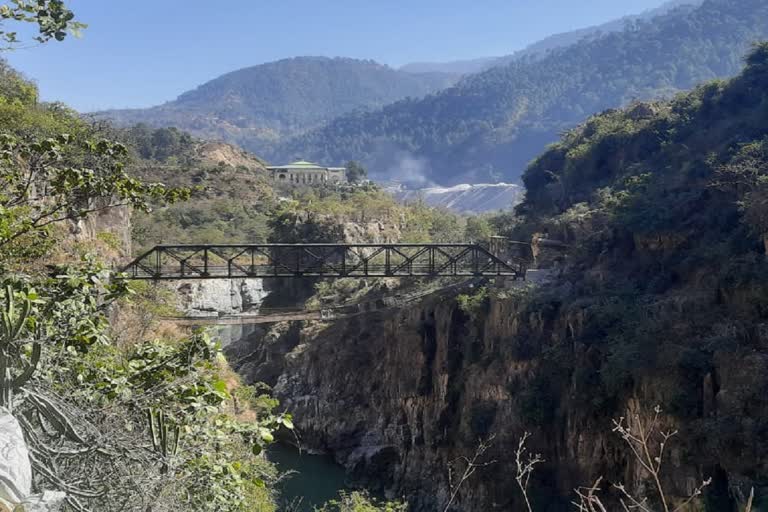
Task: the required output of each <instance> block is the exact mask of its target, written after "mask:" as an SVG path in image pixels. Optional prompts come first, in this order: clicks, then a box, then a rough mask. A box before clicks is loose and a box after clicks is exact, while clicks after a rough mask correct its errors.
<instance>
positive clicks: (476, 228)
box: [464, 216, 493, 242]
mask: <svg viewBox="0 0 768 512" xmlns="http://www.w3.org/2000/svg"><path fill="white" fill-rule="evenodd" d="M492 235H493V228H492V227H491V223H490V222H489V221H488V219H487V218H486V217H480V216H473V217H467V225H466V227H465V228H464V237H465V239H466V240H467V241H472V242H486V241H487V240H488V239H489V238H490V237H491V236H492Z"/></svg>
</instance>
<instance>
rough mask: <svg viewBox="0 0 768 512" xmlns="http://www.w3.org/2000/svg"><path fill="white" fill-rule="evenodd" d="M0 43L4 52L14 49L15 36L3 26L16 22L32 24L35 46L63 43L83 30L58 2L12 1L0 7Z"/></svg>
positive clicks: (39, 0) (82, 25)
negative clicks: (2, 43)
mask: <svg viewBox="0 0 768 512" xmlns="http://www.w3.org/2000/svg"><path fill="white" fill-rule="evenodd" d="M0 20H2V23H0V39H2V40H3V41H4V42H5V43H6V45H7V46H6V49H9V48H14V47H15V46H16V45H18V44H19V43H20V42H21V41H20V40H19V39H18V33H17V32H15V31H10V30H6V29H5V27H4V26H3V23H4V22H6V21H16V22H25V23H32V24H36V25H37V28H38V35H36V36H35V37H34V38H33V39H34V40H35V41H37V42H38V43H46V42H48V41H50V40H52V39H53V40H56V41H63V40H64V39H65V38H66V37H67V34H72V35H75V36H77V35H79V33H80V30H82V29H84V28H86V27H87V25H85V24H84V23H81V22H79V21H75V14H74V13H73V12H72V11H70V10H69V9H68V8H67V7H66V5H65V4H64V2H63V1H62V0H12V2H11V3H10V4H5V5H0Z"/></svg>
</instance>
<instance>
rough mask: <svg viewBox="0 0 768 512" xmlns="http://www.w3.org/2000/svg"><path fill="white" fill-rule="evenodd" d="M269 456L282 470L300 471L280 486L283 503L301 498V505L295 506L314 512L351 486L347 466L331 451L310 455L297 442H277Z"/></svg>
mask: <svg viewBox="0 0 768 512" xmlns="http://www.w3.org/2000/svg"><path fill="white" fill-rule="evenodd" d="M267 457H268V458H269V460H271V461H272V462H274V463H275V465H276V466H277V467H278V469H279V470H280V471H281V472H286V471H295V472H296V473H295V474H293V475H291V476H289V477H288V478H287V479H286V480H285V481H283V482H281V484H280V486H279V489H280V494H281V501H282V502H283V503H293V502H297V501H298V500H301V505H300V506H299V507H298V508H292V509H291V510H296V511H297V512H298V511H300V512H312V511H313V510H314V507H319V506H321V505H322V504H323V503H325V502H326V501H328V500H331V499H333V498H335V497H336V496H338V494H339V491H341V490H344V489H346V488H347V487H346V485H345V479H346V474H345V472H344V468H342V467H341V466H339V465H338V464H336V462H335V461H334V460H333V458H332V457H330V456H328V455H310V454H308V453H306V452H299V449H298V448H296V447H295V446H290V445H286V444H276V445H273V446H271V447H270V448H269V451H268V452H267Z"/></svg>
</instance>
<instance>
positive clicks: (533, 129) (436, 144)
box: [265, 0, 768, 184]
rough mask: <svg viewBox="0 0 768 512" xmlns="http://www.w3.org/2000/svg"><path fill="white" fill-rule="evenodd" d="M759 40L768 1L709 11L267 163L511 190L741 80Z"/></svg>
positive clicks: (742, 1)
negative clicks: (644, 111) (656, 108)
mask: <svg viewBox="0 0 768 512" xmlns="http://www.w3.org/2000/svg"><path fill="white" fill-rule="evenodd" d="M761 38H768V3H766V2H765V1H764V0H707V1H706V2H704V3H703V4H702V5H701V6H700V7H698V8H696V9H693V10H691V9H688V8H681V9H676V10H673V11H671V12H670V13H668V14H666V15H664V16H662V17H657V18H655V19H653V20H651V21H641V22H636V23H635V24H633V25H631V26H630V27H628V29H626V30H624V31H622V32H617V33H611V34H606V35H605V36H603V37H601V38H598V39H592V40H585V41H582V42H579V43H577V44H575V45H572V46H569V47H567V48H565V49H562V50H557V51H555V52H552V53H551V54H549V55H548V56H547V57H545V58H542V59H539V60H536V61H530V60H523V61H519V62H513V63H511V64H509V65H507V66H505V67H498V68H493V69H490V70H488V71H486V72H484V73H481V74H478V75H473V76H470V77H468V78H466V79H464V80H462V81H461V82H460V83H459V84H458V85H456V86H455V87H452V88H450V89H447V90H445V91H442V92H440V93H437V94H435V95H432V96H428V97H426V98H423V99H411V100H404V101H401V102H398V103H396V104H394V105H390V106H387V107H384V108H383V109H381V110H380V111H376V112H369V113H364V114H355V115H349V116H344V117H342V118H340V119H337V120H335V121H334V122H332V123H331V124H330V125H328V126H327V127H324V128H321V129H318V130H316V131H313V132H311V133H308V134H305V135H303V136H299V137H296V138H294V139H293V140H290V141H288V142H287V143H285V144H283V145H281V146H280V147H279V148H278V150H277V151H275V152H274V153H273V154H271V155H265V156H267V157H268V158H269V157H273V158H277V159H279V160H283V159H290V158H292V157H295V156H297V155H300V156H302V157H304V158H310V159H314V160H319V161H330V162H334V161H344V160H348V159H350V158H352V159H357V160H361V161H363V162H364V163H365V164H366V165H367V166H368V168H369V170H370V171H372V172H373V173H374V174H386V175H389V176H391V177H401V178H409V177H413V175H414V174H415V173H423V174H424V175H426V176H425V177H426V178H427V179H430V180H432V181H435V182H438V183H441V184H452V183H457V182H462V181H484V180H488V179H489V178H491V179H493V178H506V179H512V180H514V179H517V178H519V176H520V173H521V172H522V170H523V169H524V168H525V166H526V164H527V163H528V162H529V161H530V160H531V159H533V158H534V157H535V156H536V155H537V154H539V153H541V152H542V150H543V149H544V148H545V146H546V145H547V144H549V143H551V142H554V141H555V140H556V139H557V134H558V133H560V132H561V131H562V130H564V129H566V128H569V127H571V126H574V125H576V124H577V123H579V122H581V121H582V120H583V119H584V118H586V117H587V116H589V115H590V114H593V113H596V112H599V111H602V110H605V109H607V108H612V107H617V106H620V105H622V104H626V103H629V102H631V101H632V100H634V99H646V98H652V97H659V96H669V95H672V94H673V93H675V92H677V91H680V90H683V89H689V88H692V87H693V86H694V85H696V84H697V83H700V82H702V81H704V80H708V79H712V78H716V77H727V76H731V75H734V74H735V73H736V72H737V71H738V70H739V69H740V68H741V66H742V63H743V61H742V58H743V56H744V54H745V53H746V52H747V51H748V50H749V47H750V45H751V44H753V43H754V42H755V41H756V40H759V39H761ZM413 162H417V163H418V165H415V166H414V165H412V163H413Z"/></svg>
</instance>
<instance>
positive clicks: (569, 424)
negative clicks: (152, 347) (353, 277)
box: [230, 281, 768, 511]
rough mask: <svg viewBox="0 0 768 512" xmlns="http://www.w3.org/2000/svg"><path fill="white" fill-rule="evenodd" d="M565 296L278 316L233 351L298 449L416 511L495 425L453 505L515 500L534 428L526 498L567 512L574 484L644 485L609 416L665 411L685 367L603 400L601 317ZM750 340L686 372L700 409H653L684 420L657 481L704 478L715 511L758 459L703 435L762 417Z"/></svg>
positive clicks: (764, 358)
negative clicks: (523, 441)
mask: <svg viewBox="0 0 768 512" xmlns="http://www.w3.org/2000/svg"><path fill="white" fill-rule="evenodd" d="M571 293H572V291H571V289H570V285H569V284H568V283H567V282H564V281H560V284H557V283H551V284H544V285H542V287H541V288H540V289H538V290H534V291H519V290H516V291H515V290H513V291H511V292H507V294H508V295H511V296H508V297H506V298H490V299H488V300H485V301H484V302H483V304H482V305H481V306H479V307H478V308H477V309H475V310H472V311H466V307H464V308H463V307H462V306H460V304H459V303H458V301H457V300H456V298H455V297H452V296H451V295H450V294H445V295H444V296H443V295H439V294H437V295H434V296H431V297H429V298H427V299H425V300H424V301H422V302H421V303H420V304H418V305H417V306H415V307H410V308H408V309H403V310H399V311H395V312H392V311H388V312H380V313H373V314H371V315H366V316H361V317H355V318H351V319H347V320H342V321H337V322H335V323H332V324H303V325H301V324H297V323H295V324H281V325H277V326H275V327H273V328H272V329H271V330H269V331H267V332H266V333H264V332H261V333H258V334H255V335H254V336H252V337H251V339H250V340H248V339H244V340H241V341H240V342H239V343H237V344H235V346H233V347H231V352H230V355H232V356H234V355H237V359H238V361H240V362H241V364H239V371H240V373H241V374H243V375H244V376H245V377H246V378H247V379H248V380H251V381H265V382H268V383H269V384H271V385H273V386H274V390H275V394H276V396H277V397H278V398H279V399H280V401H281V403H282V405H283V406H284V407H285V408H286V409H287V410H289V411H290V412H292V413H293V414H294V417H295V419H296V424H297V427H298V432H299V435H300V438H301V442H302V444H303V445H304V447H305V448H307V449H310V450H316V451H324V452H328V453H331V454H333V456H334V457H335V458H336V460H337V461H338V462H339V463H341V464H342V465H344V466H345V467H346V468H347V470H348V472H349V474H350V476H351V479H352V480H353V481H354V482H355V483H356V484H359V485H363V486H366V487H368V488H369V489H372V490H374V491H379V492H382V493H384V494H386V495H387V496H389V497H392V498H395V497H402V496H408V497H409V499H410V501H411V504H412V505H413V506H414V510H417V511H421V510H423V511H432V510H443V508H444V506H445V504H446V503H447V501H448V499H449V495H450V487H449V482H448V468H449V465H450V463H451V461H454V460H455V459H456V458H457V457H461V456H471V455H472V454H473V453H474V452H475V449H476V448H477V446H478V443H479V441H481V440H487V439H489V438H490V437H493V439H492V441H491V448H490V449H489V450H488V452H487V453H486V454H485V455H484V457H483V458H482V461H483V462H491V461H492V463H491V464H489V465H488V466H486V467H482V468H480V469H479V470H478V471H477V473H475V474H474V475H473V476H472V477H471V479H470V480H468V481H467V482H466V483H465V484H464V485H463V486H462V487H461V488H460V491H459V493H458V497H457V500H456V501H455V503H454V505H455V506H454V509H455V510H464V511H479V510H513V511H514V510H524V508H523V507H524V505H523V502H522V501H521V494H520V492H519V490H518V488H517V484H516V482H515V479H514V478H515V474H516V468H515V463H514V453H515V449H516V448H517V443H518V440H519V438H520V436H522V435H523V433H524V432H530V433H531V434H532V438H531V439H530V441H529V445H530V449H531V450H532V451H534V452H541V454H542V456H543V457H544V459H545V460H546V462H545V463H544V464H542V465H540V466H539V467H538V469H537V471H536V473H535V474H534V476H533V479H532V482H531V494H532V496H533V498H534V504H535V509H536V510H553V511H554V510H567V509H569V508H570V505H569V503H570V501H571V499H573V493H572V491H573V489H574V488H575V487H578V486H581V485H587V484H591V483H592V482H593V481H594V479H596V478H597V477H599V476H603V477H604V478H605V480H604V482H603V487H604V488H610V484H611V483H619V482H625V483H626V484H627V485H628V486H630V487H632V488H640V489H643V488H644V483H645V480H646V475H645V474H644V472H643V471H642V470H641V469H640V468H639V467H638V466H637V464H635V463H634V462H633V461H632V460H631V457H629V456H628V453H627V451H626V450H625V448H624V446H623V444H622V441H621V439H620V437H619V436H618V435H617V434H616V433H614V432H612V427H613V425H612V419H613V418H618V417H620V416H625V417H630V416H632V414H633V413H634V412H638V411H641V410H645V411H648V412H650V410H651V409H652V408H653V406H654V405H656V404H662V405H663V406H664V407H665V408H666V406H667V404H669V403H671V402H673V400H672V399H671V398H670V397H671V396H674V394H675V393H678V392H681V391H682V390H681V388H680V387H679V382H678V381H679V379H680V378H681V372H682V373H685V372H686V371H687V372H689V373H690V369H688V370H684V369H683V370H676V371H672V370H669V369H661V368H659V369H658V371H656V372H654V373H652V374H648V375H646V376H644V377H638V378H636V379H635V382H634V384H633V385H632V386H631V387H629V388H627V389H624V390H622V391H621V392H617V393H614V394H612V395H611V396H609V397H606V396H607V395H608V394H607V393H606V392H605V390H604V389H602V388H601V387H600V386H599V385H597V384H596V383H595V381H594V375H595V374H597V373H600V372H603V371H605V372H608V371H610V370H611V369H610V368H606V366H605V364H606V363H605V355H604V354H603V353H602V349H601V348H599V347H595V346H594V345H593V344H592V343H590V341H589V338H590V336H592V335H593V333H590V332H589V331H590V329H592V328H593V327H594V323H595V322H596V321H599V319H598V318H596V317H594V316H593V315H595V314H596V313H595V312H594V311H591V309H590V307H589V306H588V304H586V303H581V304H578V303H573V302H571V303H569V302H568V301H564V300H562V298H564V297H568V296H570V294H571ZM688 306H690V304H688V305H681V307H688ZM753 342H754V343H756V344H758V345H759V346H760V347H762V350H757V349H756V348H755V347H752V348H749V349H745V350H746V351H747V352H748V353H749V355H748V356H746V358H745V357H744V356H745V350H736V351H733V350H729V349H724V350H722V351H720V352H719V353H717V354H715V355H714V357H713V361H714V363H713V368H712V369H711V370H710V371H709V372H707V373H706V375H704V376H703V377H701V378H697V379H696V382H694V384H693V389H694V390H695V394H694V395H695V396H691V397H690V399H691V400H692V401H693V402H694V403H695V404H696V410H697V412H696V414H694V416H693V417H688V416H685V415H682V414H679V413H675V414H672V413H670V414H665V413H662V416H661V426H662V427H664V428H669V429H679V430H680V434H679V435H678V436H676V438H675V439H674V440H673V441H672V442H670V449H669V452H668V459H667V461H666V463H665V464H666V465H665V467H666V472H665V475H666V476H665V479H664V484H665V486H666V487H667V488H668V489H669V490H670V493H671V494H673V495H675V496H678V497H683V496H686V495H687V494H688V493H690V492H692V491H693V490H694V489H695V487H696V485H697V484H698V483H700V482H701V481H702V480H703V479H704V478H706V477H713V483H712V485H710V488H709V490H710V492H709V494H708V497H707V499H708V501H709V502H710V504H711V503H715V504H716V505H711V506H716V507H718V508H710V509H711V510H731V509H732V507H733V506H734V500H733V499H732V497H733V496H737V497H738V495H739V492H740V491H742V490H743V489H744V487H745V486H746V485H749V484H751V483H752V482H753V480H751V474H752V473H751V472H752V471H754V470H756V469H757V470H761V469H762V466H763V464H764V463H762V462H759V460H756V458H757V457H759V455H758V452H757V451H755V452H753V453H751V454H750V455H749V457H746V458H745V457H744V456H743V455H740V453H741V452H742V451H743V450H747V451H748V450H749V448H748V446H747V445H740V446H739V447H738V448H737V447H735V446H733V445H731V446H718V441H725V440H724V439H720V440H718V439H710V440H709V441H708V442H707V443H706V445H702V444H699V443H700V439H699V438H697V436H700V435H702V433H703V432H707V429H708V428H711V427H712V426H713V425H715V424H718V423H721V422H723V421H730V420H727V419H726V418H729V417H733V416H734V415H736V416H738V422H737V423H733V424H732V427H733V428H737V427H736V425H739V427H738V428H744V424H745V422H746V424H749V425H752V427H753V428H754V426H755V425H756V424H757V422H756V421H755V419H754V418H757V417H763V416H762V415H764V413H765V406H764V404H762V403H755V402H754V401H753V399H754V392H753V391H752V390H751V389H750V386H751V385H752V384H753V382H752V381H751V380H750V379H754V378H755V377H754V372H761V371H762V369H763V368H764V367H768V353H767V352H766V350H765V348H766V347H768V337H766V336H765V335H764V334H763V335H760V336H759V338H758V339H755V340H753ZM683 377H686V378H689V377H690V375H683ZM763 380H764V379H763ZM713 383H714V384H713ZM675 412H676V411H675ZM736 437H738V436H736ZM739 439H741V441H742V442H744V441H745V440H744V438H739ZM734 441H735V438H734V439H731V440H729V441H728V442H734ZM748 443H751V444H753V445H754V444H755V443H759V441H758V440H757V439H755V440H753V441H749V442H748ZM747 459H748V460H747ZM454 469H455V470H456V469H457V468H454ZM458 469H459V470H463V468H462V467H461V465H459V466H458ZM607 499H608V500H610V497H609V498H607ZM697 507H698V506H697ZM697 507H691V508H689V509H686V510H701V508H697Z"/></svg>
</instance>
